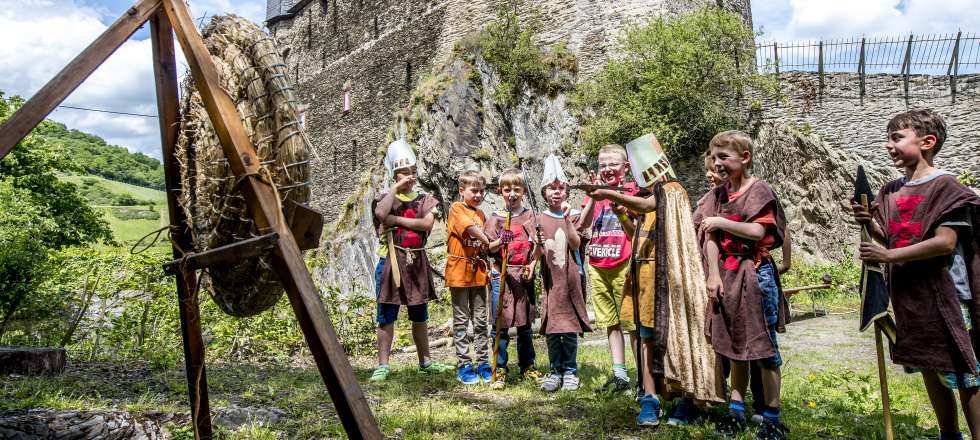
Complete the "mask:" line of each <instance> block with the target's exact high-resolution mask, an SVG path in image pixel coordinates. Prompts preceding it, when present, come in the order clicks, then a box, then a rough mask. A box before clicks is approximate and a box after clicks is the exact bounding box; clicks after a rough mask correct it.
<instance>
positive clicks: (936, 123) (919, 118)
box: [888, 109, 946, 154]
mask: <svg viewBox="0 0 980 440" xmlns="http://www.w3.org/2000/svg"><path fill="white" fill-rule="evenodd" d="M905 128H911V129H913V130H915V134H916V136H920V137H921V136H925V135H930V134H931V135H933V136H935V137H936V146H934V147H932V151H933V154H937V153H939V148H940V147H942V146H943V143H945V142H946V121H944V120H943V118H942V116H939V115H937V114H936V113H935V112H933V111H932V110H929V109H919V110H909V111H907V112H904V113H899V114H897V115H895V116H893V117H892V119H891V120H890V121H888V133H892V132H895V131H898V130H902V129H905Z"/></svg>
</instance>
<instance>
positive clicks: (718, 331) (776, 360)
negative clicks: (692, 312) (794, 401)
mask: <svg viewBox="0 0 980 440" xmlns="http://www.w3.org/2000/svg"><path fill="white" fill-rule="evenodd" d="M709 152H710V154H711V157H712V158H713V159H714V165H715V170H716V171H717V172H718V173H719V174H720V175H721V177H722V178H723V179H724V180H725V183H723V184H722V185H719V186H717V187H715V188H714V189H713V190H711V191H710V192H709V193H708V195H707V196H706V197H705V199H704V202H703V204H702V205H701V208H700V211H701V212H700V213H701V214H702V216H703V218H701V219H699V220H700V221H699V222H698V224H697V227H698V231H699V232H698V234H699V240H700V242H701V244H702V249H703V257H704V260H705V269H706V271H707V275H708V276H707V284H708V285H707V289H708V296H709V298H710V300H711V302H710V304H709V307H708V316H707V319H706V328H705V333H706V334H707V335H708V336H709V337H710V338H711V344H712V347H713V348H714V350H715V352H716V353H718V355H720V356H723V357H724V358H727V359H728V360H729V361H730V362H731V366H732V371H731V376H732V390H731V396H730V400H729V412H728V414H727V415H726V416H725V417H724V418H723V419H722V420H720V421H719V422H718V423H716V427H717V429H718V431H719V432H722V433H725V434H730V435H734V434H735V433H737V432H740V431H742V430H744V429H745V401H744V399H745V391H746V387H747V385H748V380H749V362H755V363H757V364H758V365H759V367H760V369H761V375H762V379H763V392H764V394H765V401H766V405H767V408H766V409H765V410H764V411H763V413H762V417H763V421H762V427H761V429H760V431H759V433H758V436H757V438H760V439H782V438H785V436H786V432H787V431H788V430H787V429H786V427H785V426H784V425H783V424H782V423H781V422H780V408H779V407H780V401H779V394H780V392H779V389H780V383H781V378H780V369H779V367H780V365H782V358H781V356H780V354H779V346H778V345H777V341H776V333H777V332H784V331H785V330H786V329H785V324H786V319H787V318H788V316H789V307H788V305H787V303H786V298H785V297H784V296H783V294H782V290H781V289H780V287H779V280H778V273H777V271H776V269H775V264H774V262H773V259H772V256H771V255H770V253H769V252H770V251H771V250H772V249H774V248H776V247H779V246H780V245H781V244H782V240H783V236H784V231H785V226H786V224H785V219H784V218H783V217H782V215H781V211H780V210H779V208H778V202H777V201H776V197H775V193H774V192H773V190H772V188H771V187H770V186H769V185H768V184H767V183H766V182H764V181H762V180H759V179H758V178H755V177H753V176H751V175H750V174H749V169H750V167H751V164H752V150H751V139H750V138H749V136H748V135H747V134H745V133H742V132H740V131H726V132H723V133H719V134H717V135H715V137H714V138H712V139H711V142H710V144H709Z"/></svg>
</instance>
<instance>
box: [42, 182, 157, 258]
mask: <svg viewBox="0 0 980 440" xmlns="http://www.w3.org/2000/svg"><path fill="white" fill-rule="evenodd" d="M61 179H63V180H65V181H67V182H71V183H74V184H75V185H77V186H78V187H79V188H80V190H81V191H82V194H85V195H86V197H88V198H89V199H90V200H92V202H93V204H94V205H95V207H96V209H97V210H99V211H100V212H102V215H103V218H105V220H106V221H107V222H109V228H110V229H112V234H113V236H114V237H115V239H116V241H117V242H119V243H120V244H122V245H133V244H134V243H136V241H137V240H139V239H140V238H142V237H143V236H145V235H146V234H148V233H150V232H152V231H154V230H156V229H159V228H160V227H162V226H166V223H167V221H168V219H169V217H168V215H167V195H166V194H165V193H164V192H163V191H158V190H155V189H152V188H144V187H141V186H136V185H130V184H128V183H122V182H115V181H112V180H107V179H104V178H102V177H98V176H92V175H85V176H82V175H65V176H61ZM121 195H128V196H130V197H132V198H133V199H136V200H138V201H139V202H138V203H137V204H136V205H134V206H127V207H120V206H113V205H111V204H99V203H111V202H109V201H107V199H110V198H112V197H118V196H121ZM150 209H152V210H154V211H156V212H157V213H158V215H157V217H158V218H157V219H143V218H128V217H132V215H128V216H127V215H126V214H127V211H133V210H150ZM121 217H122V218H121ZM162 244H165V242H164V241H159V242H157V245H162Z"/></svg>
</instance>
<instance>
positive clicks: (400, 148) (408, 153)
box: [384, 139, 416, 181]
mask: <svg viewBox="0 0 980 440" xmlns="http://www.w3.org/2000/svg"><path fill="white" fill-rule="evenodd" d="M415 163H416V159H415V152H413V151H412V146H411V145H409V144H408V142H405V139H398V140H396V141H394V142H392V143H390V144H388V152H387V153H385V161H384V165H385V170H386V171H387V172H388V180H389V181H393V180H394V179H395V171H396V170H400V169H402V168H408V167H411V166H414V165H415Z"/></svg>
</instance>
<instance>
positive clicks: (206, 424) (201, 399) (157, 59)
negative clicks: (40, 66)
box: [150, 10, 213, 440]
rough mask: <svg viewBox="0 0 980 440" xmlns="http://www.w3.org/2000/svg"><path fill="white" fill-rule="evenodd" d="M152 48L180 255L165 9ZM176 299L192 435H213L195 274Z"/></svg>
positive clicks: (184, 244) (174, 111)
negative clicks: (182, 342) (182, 344)
mask: <svg viewBox="0 0 980 440" xmlns="http://www.w3.org/2000/svg"><path fill="white" fill-rule="evenodd" d="M150 38H151V43H152V48H153V76H154V78H155V79H156V92H157V112H158V114H159V121H160V138H161V142H160V144H161V146H162V147H163V172H164V179H165V184H166V189H167V208H168V210H169V214H170V228H171V237H172V239H173V240H174V242H173V243H174V244H173V256H174V258H180V257H181V256H182V255H183V253H184V251H183V250H182V249H191V235H190V230H189V229H188V226H187V218H186V217H185V216H184V211H183V210H182V209H180V205H179V204H178V202H177V197H178V195H179V194H180V178H179V176H178V174H179V170H180V168H179V165H178V163H177V157H176V155H175V154H174V153H175V151H176V148H177V134H178V129H179V128H180V127H179V114H178V108H179V101H178V98H177V60H176V58H175V52H174V37H173V28H172V27H171V26H170V22H169V21H168V20H167V17H166V15H165V14H164V13H163V10H158V12H157V13H156V14H155V15H154V16H153V18H152V19H151V20H150ZM177 303H178V308H179V311H180V332H181V337H182V338H183V341H184V369H185V373H186V375H187V390H188V395H189V398H190V408H191V424H192V426H193V427H194V438H195V439H205V440H208V439H211V438H212V436H213V431H212V427H211V404H210V401H209V399H208V378H207V372H206V368H205V366H204V337H203V336H202V335H201V310H200V305H199V303H198V296H197V276H196V274H195V273H194V271H193V270H189V269H186V268H185V269H184V270H183V271H180V273H179V274H177Z"/></svg>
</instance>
